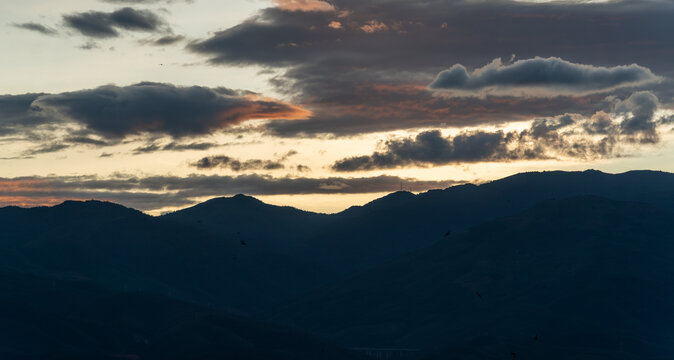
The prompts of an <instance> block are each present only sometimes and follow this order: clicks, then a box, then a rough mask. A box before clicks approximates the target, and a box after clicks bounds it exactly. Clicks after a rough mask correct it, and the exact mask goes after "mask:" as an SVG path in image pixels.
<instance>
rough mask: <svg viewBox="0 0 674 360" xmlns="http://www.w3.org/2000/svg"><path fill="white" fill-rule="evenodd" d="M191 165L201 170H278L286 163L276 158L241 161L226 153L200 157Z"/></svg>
mask: <svg viewBox="0 0 674 360" xmlns="http://www.w3.org/2000/svg"><path fill="white" fill-rule="evenodd" d="M190 165H191V166H194V167H196V168H197V169H201V170H205V169H214V168H227V169H230V170H233V171H245V170H278V169H284V168H285V165H283V164H282V163H281V162H280V161H276V160H261V159H251V160H245V161H240V160H237V159H234V158H231V157H229V156H226V155H216V156H207V157H204V158H201V159H199V160H198V161H196V162H194V163H192V164H190Z"/></svg>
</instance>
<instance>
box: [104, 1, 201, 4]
mask: <svg viewBox="0 0 674 360" xmlns="http://www.w3.org/2000/svg"><path fill="white" fill-rule="evenodd" d="M101 1H103V2H106V3H110V4H135V5H137V4H157V3H166V4H173V3H177V2H184V3H188V4H191V3H193V2H194V0H101Z"/></svg>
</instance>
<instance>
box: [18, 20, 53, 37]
mask: <svg viewBox="0 0 674 360" xmlns="http://www.w3.org/2000/svg"><path fill="white" fill-rule="evenodd" d="M13 26H14V27H15V28H18V29H24V30H30V31H35V32H39V33H40V34H43V35H56V34H58V32H57V31H56V30H55V29H52V28H50V27H48V26H45V25H42V24H38V23H34V22H27V23H20V24H17V23H15V24H13Z"/></svg>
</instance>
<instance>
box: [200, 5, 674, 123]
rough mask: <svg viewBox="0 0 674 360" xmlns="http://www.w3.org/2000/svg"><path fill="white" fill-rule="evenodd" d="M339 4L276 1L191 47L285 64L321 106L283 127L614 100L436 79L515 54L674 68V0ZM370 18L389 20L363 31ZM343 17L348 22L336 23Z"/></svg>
mask: <svg viewBox="0 0 674 360" xmlns="http://www.w3.org/2000/svg"><path fill="white" fill-rule="evenodd" d="M330 4H332V5H333V7H334V8H335V11H287V10H284V9H279V8H270V9H266V10H263V11H261V12H260V13H259V14H258V16H256V17H253V18H251V19H248V20H246V21H245V22H242V23H241V24H238V25H237V26H234V27H231V28H229V29H226V30H223V31H219V32H216V33H214V34H213V35H212V36H210V37H208V38H205V39H202V40H199V41H194V42H192V43H190V44H189V45H188V49H189V50H190V51H192V52H195V53H198V54H201V55H203V56H205V57H207V58H208V59H209V60H210V62H211V63H212V64H222V65H251V64H252V65H261V66H265V67H268V68H269V67H271V68H277V69H279V71H281V74H280V75H279V76H277V77H276V78H274V79H273V81H272V84H273V85H274V86H276V88H277V90H278V91H282V92H285V93H287V94H288V95H289V96H293V97H294V100H293V102H295V103H299V104H302V105H304V106H306V107H308V108H311V109H312V111H313V112H314V116H312V117H311V118H309V119H307V120H305V121H300V122H293V123H289V122H285V121H282V120H277V121H273V122H272V123H271V124H269V126H268V130H269V131H270V132H271V133H274V134H277V135H281V136H298V135H301V136H314V135H316V134H326V133H327V134H336V135H350V134H356V133H361V132H374V131H385V130H393V129H407V128H415V127H423V126H426V127H428V126H442V124H446V125H447V126H465V125H478V124H484V123H489V122H494V121H497V122H504V121H515V120H517V121H519V120H523V118H527V117H528V118H529V119H530V118H532V117H537V116H538V117H543V116H554V115H557V114H563V113H566V112H570V113H581V114H584V115H587V116H590V115H592V114H594V113H595V112H596V111H599V110H604V111H610V110H611V107H610V104H606V103H603V102H602V101H601V99H603V98H604V97H605V96H606V95H608V94H601V95H603V96H595V95H589V96H586V95H582V96H579V95H578V94H575V93H574V94H567V95H566V96H561V97H555V98H552V99H550V100H549V101H547V100H540V99H538V100H536V99H533V100H532V99H522V98H520V97H517V96H515V95H516V94H508V95H504V94H500V95H499V96H487V97H486V98H484V99H438V98H437V97H434V96H433V94H432V92H430V91H428V89H427V88H426V86H427V85H428V84H429V83H431V82H432V81H433V79H434V77H435V76H436V75H437V74H438V73H439V72H440V71H442V70H444V69H446V68H447V67H448V66H450V65H452V64H459V63H460V64H463V65H464V66H466V67H467V68H471V69H474V68H478V67H481V66H483V65H484V64H486V63H489V62H490V61H491V60H492V59H495V58H503V59H510V58H511V55H512V54H516V55H517V57H519V58H523V59H532V58H535V57H537V56H540V57H543V58H551V57H558V58H561V59H565V60H568V61H570V62H572V63H574V64H585V65H587V66H591V67H594V68H602V67H603V68H607V69H610V68H614V67H616V66H627V67H628V68H629V69H637V72H639V71H641V68H636V67H630V64H639V66H641V67H643V68H644V69H646V68H647V69H650V70H651V71H652V72H653V73H655V74H658V75H661V76H664V77H671V76H672V75H673V74H674V70H672V68H671V64H670V62H669V61H668V59H670V58H671V57H672V56H674V53H673V51H674V50H672V49H674V38H672V37H671V36H669V34H670V33H674V22H672V21H671V18H672V17H674V3H673V2H671V1H610V2H604V3H587V2H568V1H560V2H549V3H533V2H516V1H508V0H493V1H441V0H420V1H407V0H387V1H383V0H364V1H363V0H335V1H331V2H330ZM371 21H376V22H377V24H383V25H385V26H386V29H387V30H386V31H375V32H366V31H364V30H363V29H362V27H363V26H364V25H367V24H368V23H370V22H371ZM333 23H339V26H330V25H331V24H333ZM629 69H628V70H629ZM628 73H629V71H628ZM604 83H605V84H610V83H611V81H604ZM618 83H622V82H620V81H618ZM607 86H608V85H607ZM653 86H655V85H653ZM609 87H610V86H609ZM594 88H595V89H597V88H600V89H601V88H602V87H601V86H599V85H596V84H595V86H594ZM663 89H664V88H662V89H658V91H665V90H666V89H664V90H663ZM607 91H608V90H607ZM610 91H611V92H615V91H616V90H610ZM625 91H633V89H629V90H628V89H625ZM584 92H585V90H584ZM656 95H658V93H656ZM661 98H665V97H661ZM669 98H671V96H670V97H667V99H669ZM501 113H502V114H503V116H501V117H497V116H494V114H501Z"/></svg>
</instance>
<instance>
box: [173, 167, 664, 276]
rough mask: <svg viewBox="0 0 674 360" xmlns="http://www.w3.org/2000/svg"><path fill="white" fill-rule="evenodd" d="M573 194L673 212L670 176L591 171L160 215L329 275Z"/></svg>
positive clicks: (232, 201) (226, 204)
mask: <svg viewBox="0 0 674 360" xmlns="http://www.w3.org/2000/svg"><path fill="white" fill-rule="evenodd" d="M578 195H595V196H602V197H607V198H611V199H615V200H623V201H640V202H646V203H650V204H653V205H657V206H660V207H663V208H667V209H670V210H674V174H670V173H665V172H657V171H631V172H626V173H622V174H606V173H602V172H600V171H595V170H588V171H583V172H563V171H551V172H532V173H522V174H517V175H513V176H510V177H507V178H504V179H500V180H496V181H493V182H489V183H485V184H481V185H472V184H467V185H460V186H453V187H450V188H447V189H445V190H432V191H428V192H425V193H421V194H418V195H414V194H411V193H409V192H404V191H401V192H396V193H392V194H390V195H387V196H385V197H383V198H381V199H377V200H374V201H372V202H370V203H368V204H366V205H364V206H354V207H351V208H349V209H347V210H345V211H343V212H341V213H338V214H333V215H321V214H315V213H307V212H303V211H300V210H297V209H293V208H288V207H276V206H271V205H266V204H263V203H261V202H259V201H256V200H254V199H252V198H249V197H243V196H238V197H233V198H222V199H215V200H212V201H209V202H206V203H204V204H200V205H197V206H195V207H193V208H189V209H185V210H181V211H178V212H175V213H173V214H171V215H167V216H165V217H163V218H167V219H171V220H172V221H176V222H181V223H185V224H189V225H192V226H196V227H199V228H202V229H205V230H207V231H209V232H212V233H216V234H221V235H231V234H232V233H235V232H238V233H239V236H241V237H244V238H245V239H248V240H249V241H250V242H254V243H258V244H260V246H263V247H264V248H265V249H269V250H270V251H278V252H282V253H284V254H285V255H288V256H293V257H295V258H300V259H305V260H308V261H314V264H315V265H314V266H319V267H321V268H324V269H325V268H327V269H329V270H328V271H327V272H326V275H325V279H326V281H328V280H331V279H336V278H338V277H339V276H344V275H348V274H352V273H354V272H357V271H359V270H362V269H366V268H369V267H372V266H374V265H377V264H380V263H382V262H384V261H387V260H391V259H393V258H395V257H397V256H399V255H401V254H404V253H407V252H410V251H415V250H418V249H422V248H424V247H426V246H429V245H431V244H433V243H435V242H437V241H439V240H442V239H443V237H444V234H446V233H447V231H450V230H451V231H452V232H453V233H456V232H457V231H460V230H465V229H467V228H468V227H470V226H473V225H476V224H478V223H480V222H484V221H487V220H490V219H495V218H497V217H501V216H507V215H513V214H516V213H518V212H520V211H523V210H525V209H528V208H530V207H532V206H534V205H535V204H537V203H539V202H541V201H544V200H548V199H561V198H566V197H570V196H578ZM244 200H245V201H244ZM237 204H242V205H237ZM331 273H333V274H338V275H337V276H331V275H330V274H331Z"/></svg>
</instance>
